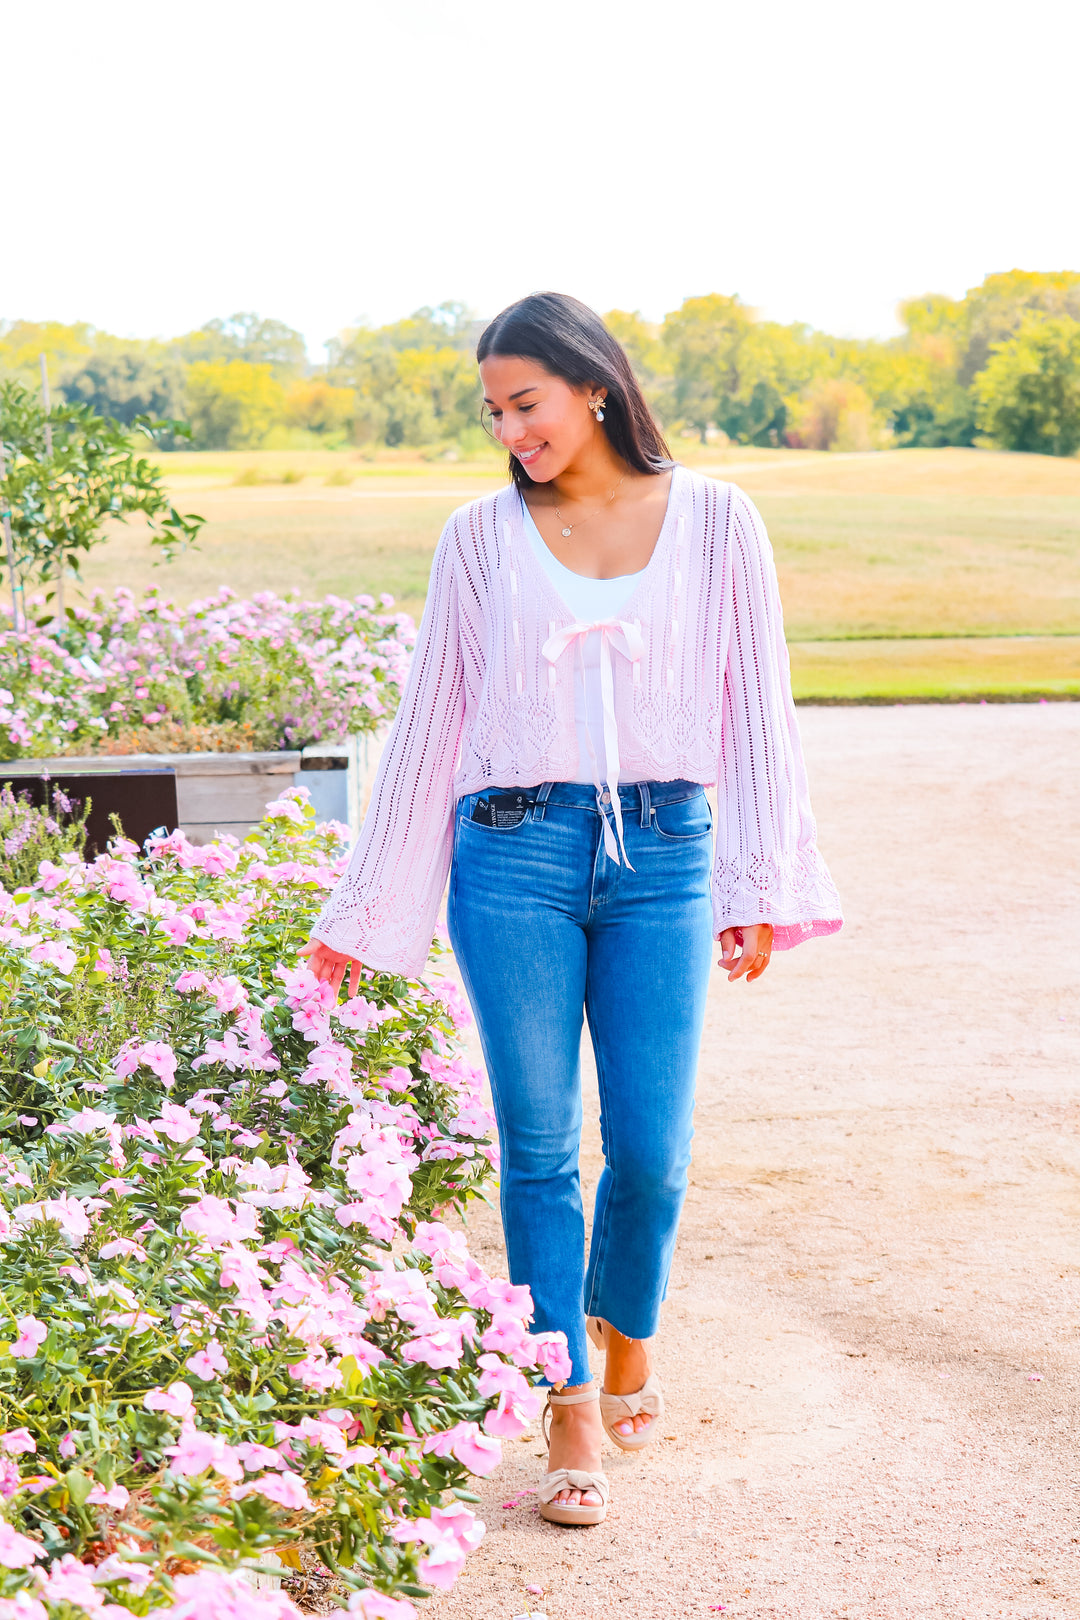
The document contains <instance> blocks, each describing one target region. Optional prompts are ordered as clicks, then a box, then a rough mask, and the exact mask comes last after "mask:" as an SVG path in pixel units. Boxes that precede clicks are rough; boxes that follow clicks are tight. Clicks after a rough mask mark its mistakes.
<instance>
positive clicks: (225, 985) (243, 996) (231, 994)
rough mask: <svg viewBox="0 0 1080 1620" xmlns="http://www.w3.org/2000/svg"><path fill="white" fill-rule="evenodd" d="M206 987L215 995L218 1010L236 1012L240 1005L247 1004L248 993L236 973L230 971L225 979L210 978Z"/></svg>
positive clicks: (244, 1005)
mask: <svg viewBox="0 0 1080 1620" xmlns="http://www.w3.org/2000/svg"><path fill="white" fill-rule="evenodd" d="M206 988H207V990H208V991H209V993H210V995H212V996H213V998H214V1005H215V1006H216V1007H217V1010H218V1012H221V1013H227V1012H235V1011H236V1009H237V1008H238V1007H246V1006H247V999H248V993H247V991H246V990H245V989H244V987H243V985H242V984H241V983H240V980H239V979H238V978H237V977H236V975H235V973H230V974H229V976H228V977H227V978H224V979H210V980H208V981H207V984H206Z"/></svg>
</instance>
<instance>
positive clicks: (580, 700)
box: [521, 501, 645, 787]
mask: <svg viewBox="0 0 1080 1620" xmlns="http://www.w3.org/2000/svg"><path fill="white" fill-rule="evenodd" d="M521 505H522V510H523V512H524V514H525V533H526V534H527V535H528V537H529V544H530V545H531V546H532V548H533V551H534V552H535V553H536V557H537V560H538V562H539V563H540V566H541V567H542V568H543V570H544V572H545V574H546V575H547V576H548V578H549V579H550V580H551V583H552V584H553V585H554V587H555V589H556V590H557V591H558V593H559V595H560V596H561V598H562V600H563V601H564V602H565V603H566V605H567V607H568V608H569V609H570V611H571V613H573V614H574V616H575V618H577V619H580V620H581V622H582V623H583V624H591V623H593V622H594V620H597V619H614V618H617V617H618V614H619V610H620V608H621V607H622V606H623V604H624V603H626V602H628V601H629V600H630V598H631V596H632V595H633V594H634V592H635V590H636V589H637V586H638V581H639V580H640V579H641V576H642V574H643V573H644V572H645V570H644V569H641V570H640V571H639V572H638V573H636V574H619V575H618V576H617V577H616V578H615V579H586V578H585V576H584V575H583V574H575V573H574V571H573V569H572V568H567V567H566V565H565V564H564V563H561V562H560V561H559V559H558V557H556V555H555V553H554V552H553V551H551V550H550V549H549V547H548V545H547V542H546V541H545V539H544V537H543V535H542V534H541V533H540V530H539V529H538V528H537V527H536V524H535V522H534V521H533V516H532V513H531V512H530V511H529V508H528V507H527V506H526V505H525V502H524V501H522V503H521ZM581 649H582V660H581V662H578V661H577V660H575V663H574V720H575V723H576V725H577V740H578V770H577V775H576V776H575V777H574V779H573V780H574V781H575V782H589V783H591V782H592V781H593V773H592V769H591V765H590V757H589V744H590V742H591V743H592V749H593V752H594V754H595V756H596V760H597V764H598V767H599V770H600V775H601V779H603V761H604V710H603V699H602V697H601V692H600V632H599V631H598V630H593V631H591V632H590V633H589V635H587V636H586V637H585V638H584V640H583V641H582V644H581ZM582 663H584V666H585V667H584V675H583V674H582ZM620 780H621V781H624V782H628V781H632V780H634V778H632V777H628V776H623V775H620ZM604 785H605V786H606V787H610V786H611V783H610V782H607V783H605V784H604Z"/></svg>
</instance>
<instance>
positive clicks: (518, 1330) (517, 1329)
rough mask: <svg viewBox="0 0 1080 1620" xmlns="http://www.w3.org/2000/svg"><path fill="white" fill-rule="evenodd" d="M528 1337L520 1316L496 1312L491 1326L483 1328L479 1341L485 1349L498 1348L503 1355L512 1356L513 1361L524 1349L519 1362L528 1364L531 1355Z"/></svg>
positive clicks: (530, 1360)
mask: <svg viewBox="0 0 1080 1620" xmlns="http://www.w3.org/2000/svg"><path fill="white" fill-rule="evenodd" d="M528 1338H529V1335H528V1334H527V1333H526V1331H525V1324H524V1323H523V1322H522V1320H521V1318H520V1316H507V1315H505V1314H500V1313H496V1315H495V1317H494V1319H493V1320H492V1323H491V1326H490V1327H488V1328H485V1329H484V1332H483V1335H482V1336H481V1339H480V1343H481V1344H482V1345H483V1347H484V1349H485V1350H499V1351H501V1352H502V1354H503V1355H504V1356H511V1357H513V1359H514V1360H515V1361H517V1359H518V1353H519V1352H521V1351H524V1353H525V1360H524V1362H523V1363H521V1364H522V1365H524V1366H529V1365H530V1364H531V1362H532V1356H531V1355H530V1353H529V1347H528Z"/></svg>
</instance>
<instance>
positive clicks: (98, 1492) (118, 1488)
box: [86, 1485, 129, 1513]
mask: <svg viewBox="0 0 1080 1620" xmlns="http://www.w3.org/2000/svg"><path fill="white" fill-rule="evenodd" d="M128 1497H129V1492H128V1491H127V1490H125V1488H124V1486H123V1485H113V1486H112V1487H111V1488H110V1489H109V1490H106V1489H105V1487H104V1485H95V1486H94V1487H93V1489H92V1490H91V1492H90V1495H89V1496H88V1497H87V1498H86V1500H87V1501H88V1502H93V1503H94V1504H95V1506H97V1507H111V1508H115V1509H116V1511H117V1512H118V1513H119V1512H121V1511H122V1510H123V1509H124V1508H126V1507H127V1505H128Z"/></svg>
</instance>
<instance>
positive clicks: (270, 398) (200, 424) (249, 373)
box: [187, 360, 286, 450]
mask: <svg viewBox="0 0 1080 1620" xmlns="http://www.w3.org/2000/svg"><path fill="white" fill-rule="evenodd" d="M285 398H286V395H285V389H284V387H283V386H282V384H281V383H280V382H279V381H278V379H277V378H276V377H275V376H274V371H273V367H272V366H270V365H269V364H265V365H255V364H252V362H251V361H249V360H198V361H196V362H195V364H194V365H192V366H189V367H188V373H187V403H188V420H189V422H190V423H191V428H192V434H193V437H194V440H195V444H196V445H197V446H198V448H199V449H205V450H247V449H252V448H256V447H257V446H258V445H260V444H261V443H262V442H263V440H264V439H265V438H266V435H267V434H268V433H269V431H270V429H271V428H272V427H274V426H275V424H276V423H278V422H280V421H282V419H283V417H284V414H285Z"/></svg>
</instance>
